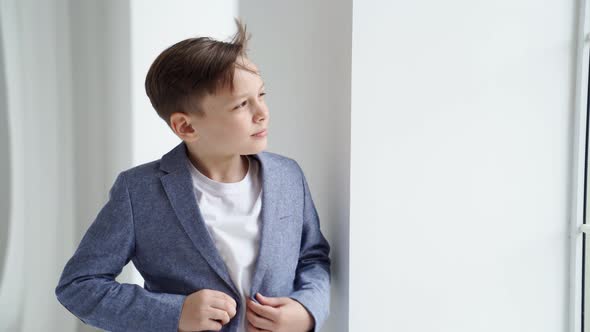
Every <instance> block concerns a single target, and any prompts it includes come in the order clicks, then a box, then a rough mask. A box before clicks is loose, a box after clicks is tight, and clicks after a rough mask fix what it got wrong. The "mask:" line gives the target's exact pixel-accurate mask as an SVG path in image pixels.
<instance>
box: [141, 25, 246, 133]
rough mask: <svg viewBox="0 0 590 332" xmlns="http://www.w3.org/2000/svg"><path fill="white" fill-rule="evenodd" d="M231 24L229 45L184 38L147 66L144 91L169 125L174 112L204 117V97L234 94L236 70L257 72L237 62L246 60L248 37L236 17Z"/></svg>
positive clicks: (209, 39)
mask: <svg viewBox="0 0 590 332" xmlns="http://www.w3.org/2000/svg"><path fill="white" fill-rule="evenodd" d="M234 21H235V23H236V25H237V29H238V30H237V32H236V34H235V35H234V36H233V37H232V40H231V41H230V42H223V41H218V40H215V39H212V38H210V37H198V38H189V39H185V40H182V41H180V42H178V43H176V44H174V45H172V46H170V47H168V48H167V49H165V50H164V51H163V52H162V53H160V55H158V57H157V58H156V59H155V60H154V62H153V63H152V65H151V66H150V69H149V70H148V73H147V76H146V79H145V91H146V94H147V96H148V97H149V99H150V102H151V103H152V106H153V107H154V109H155V110H156V112H157V113H158V115H159V116H160V118H162V119H163V120H164V121H166V123H167V124H168V126H170V116H171V115H172V113H175V112H182V113H192V114H196V115H199V116H204V114H205V113H204V110H203V109H202V107H201V105H200V99H201V98H202V97H203V96H204V95H206V94H216V93H217V91H219V89H223V88H225V87H227V86H229V88H230V91H231V92H232V93H233V91H234V84H233V78H234V71H235V68H236V67H239V68H241V69H245V70H248V71H250V72H253V73H256V72H255V71H253V70H251V69H250V68H247V67H245V66H243V65H241V64H240V63H239V62H238V61H237V59H238V57H247V43H248V40H249V39H250V35H249V34H248V35H247V34H246V25H245V24H243V23H242V22H241V20H240V19H239V18H235V19H234Z"/></svg>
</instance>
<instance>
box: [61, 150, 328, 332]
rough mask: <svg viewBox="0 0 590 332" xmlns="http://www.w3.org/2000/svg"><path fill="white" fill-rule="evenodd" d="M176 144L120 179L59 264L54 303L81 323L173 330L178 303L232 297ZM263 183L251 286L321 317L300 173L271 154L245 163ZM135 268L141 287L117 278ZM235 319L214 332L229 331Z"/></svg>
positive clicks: (315, 226) (317, 236)
mask: <svg viewBox="0 0 590 332" xmlns="http://www.w3.org/2000/svg"><path fill="white" fill-rule="evenodd" d="M186 151H187V150H186V145H185V144H184V142H181V143H180V144H178V146H176V147H175V148H174V149H173V150H171V151H170V152H168V153H167V154H165V155H164V156H163V157H162V158H161V159H159V160H156V161H153V162H150V163H146V164H143V165H139V166H136V167H133V168H131V169H128V170H125V171H123V172H121V173H120V174H119V175H118V176H117V178H116V180H115V182H114V184H113V186H112V188H111V189H110V191H109V200H108V202H107V203H106V204H105V205H104V206H103V207H102V208H101V210H100V211H99V213H98V215H97V217H96V218H95V220H94V221H93V222H92V224H91V225H90V227H89V228H88V230H87V231H86V233H85V234H84V236H83V238H82V240H81V242H80V244H79V246H78V248H77V249H76V251H75V253H74V254H73V256H72V257H71V258H70V259H69V260H68V262H67V263H66V265H65V267H64V270H63V272H62V274H61V277H60V279H59V281H58V285H57V287H56V289H55V294H56V296H57V299H58V300H59V301H60V302H61V303H62V305H63V306H64V307H65V308H66V309H68V310H69V311H70V312H71V313H72V314H74V315H75V316H77V317H78V318H79V319H80V320H82V321H83V322H85V323H86V324H89V325H92V326H95V327H98V328H101V329H104V330H109V331H144V332H145V331H171V332H176V331H177V329H178V320H179V318H180V313H181V310H182V304H183V301H184V299H185V297H186V296H187V295H189V294H191V293H194V292H196V291H199V290H201V289H214V290H217V291H221V292H224V293H226V294H228V295H229V296H231V297H232V298H234V300H235V301H236V302H237V304H238V308H237V310H241V307H242V306H245V305H246V303H243V302H242V300H241V297H240V292H239V291H238V288H237V287H236V285H235V284H234V282H233V281H232V279H231V276H230V274H229V272H228V270H227V268H226V265H225V263H224V261H223V258H222V256H221V254H220V253H219V251H218V249H217V248H216V246H215V244H214V242H213V239H212V237H211V236H210V234H209V231H208V230H207V226H206V224H205V222H204V220H203V217H202V215H201V211H200V209H199V206H198V204H197V201H196V200H195V197H194V193H193V185H192V182H191V174H190V172H189V170H188V168H187V167H186V161H187V159H188V158H187V155H186ZM251 156H252V157H254V158H256V159H257V160H258V162H259V164H260V172H261V176H262V207H261V212H260V216H261V231H260V244H259V252H258V257H257V260H256V263H255V269H254V275H253V277H252V283H251V287H250V291H249V292H248V293H249V294H250V297H251V298H252V299H254V300H255V297H254V296H255V294H256V293H257V292H259V293H261V294H262V295H265V296H270V297H285V296H287V297H291V298H292V299H294V300H297V301H299V302H300V303H301V304H302V305H303V306H304V307H305V308H306V309H307V310H308V311H309V312H310V314H311V315H312V316H313V318H314V320H315V328H314V329H313V331H314V332H317V331H319V329H320V328H321V327H322V325H323V324H324V322H325V320H326V318H327V317H328V315H329V303H330V258H329V252H330V246H329V244H328V242H327V240H326V239H325V238H324V236H323V234H322V232H321V230H320V220H319V218H318V214H317V211H316V209H315V206H314V204H313V200H312V196H311V193H310V191H309V186H308V184H307V181H306V179H305V176H304V174H303V171H302V170H301V167H300V166H299V165H298V163H297V162H296V161H294V160H293V159H290V158H287V157H285V156H281V155H279V154H275V153H271V152H266V151H263V152H260V153H258V154H254V155H251ZM130 260H131V261H133V263H134V265H135V266H136V267H137V269H138V270H139V272H140V273H141V275H142V276H143V278H144V280H145V282H144V287H143V288H142V287H139V286H137V285H133V284H121V283H118V282H117V281H116V280H115V277H116V276H117V275H118V274H119V273H120V272H121V270H122V269H123V267H124V266H125V265H126V264H127V263H128V262H129V261H130ZM242 323H243V322H241V318H240V317H239V316H235V317H234V318H233V319H232V320H231V321H230V322H229V323H228V324H226V325H224V326H223V328H222V329H221V331H231V332H236V331H237V329H238V327H239V326H240V325H241V324H242Z"/></svg>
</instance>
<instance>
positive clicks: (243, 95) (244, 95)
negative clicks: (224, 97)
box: [234, 81, 264, 100]
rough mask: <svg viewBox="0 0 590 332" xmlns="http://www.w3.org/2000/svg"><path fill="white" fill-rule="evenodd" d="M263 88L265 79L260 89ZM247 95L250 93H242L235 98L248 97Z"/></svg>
mask: <svg viewBox="0 0 590 332" xmlns="http://www.w3.org/2000/svg"><path fill="white" fill-rule="evenodd" d="M262 88H264V81H262V84H261V85H260V88H258V90H260V89H262ZM247 95H248V93H244V94H241V95H239V96H236V97H234V100H237V99H240V98H244V97H246V96H247Z"/></svg>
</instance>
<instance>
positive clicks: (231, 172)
mask: <svg viewBox="0 0 590 332" xmlns="http://www.w3.org/2000/svg"><path fill="white" fill-rule="evenodd" d="M187 154H188V155H187V157H188V158H189V160H190V162H191V163H192V164H193V166H195V168H196V169H198V170H199V172H201V173H203V175H205V176H206V177H208V178H210V179H211V180H214V181H217V182H225V183H231V182H239V181H241V180H242V179H243V178H244V177H245V176H246V173H247V172H248V157H247V156H244V155H239V154H229V155H224V154H219V153H217V154H215V153H207V152H205V151H196V149H195V148H194V147H191V146H190V145H188V144H187Z"/></svg>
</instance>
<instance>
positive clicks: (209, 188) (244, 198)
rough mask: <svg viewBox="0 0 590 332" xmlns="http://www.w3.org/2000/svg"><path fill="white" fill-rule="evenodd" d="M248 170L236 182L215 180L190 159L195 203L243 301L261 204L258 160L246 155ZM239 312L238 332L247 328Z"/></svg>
mask: <svg viewBox="0 0 590 332" xmlns="http://www.w3.org/2000/svg"><path fill="white" fill-rule="evenodd" d="M247 162H248V170H247V172H246V175H245V176H244V178H242V179H241V180H240V181H237V182H230V183H226V182H218V181H215V180H213V179H210V178H208V177H207V176H206V175H205V174H203V173H201V172H200V171H199V170H198V169H197V168H196V167H195V166H194V165H193V164H192V163H191V162H188V163H187V167H188V169H189V171H190V172H191V175H192V179H193V187H194V193H195V199H196V201H197V205H198V206H199V209H200V210H201V215H202V217H203V220H204V221H205V224H206V225H207V229H208V230H209V234H210V235H211V237H212V238H213V242H214V243H215V246H216V247H217V250H218V251H219V253H220V254H221V258H222V259H223V261H224V262H225V265H226V267H227V269H228V272H229V274H230V277H231V279H232V281H233V282H234V284H235V285H236V288H237V289H238V292H239V293H240V296H241V300H242V303H245V301H246V300H247V299H248V298H249V297H250V294H249V292H250V286H251V285H252V275H253V274H254V264H255V263H256V256H257V255H258V243H259V241H260V234H259V229H260V222H261V218H260V210H261V207H262V199H261V195H262V190H261V189H262V183H261V179H260V178H259V174H258V173H259V172H258V168H259V167H258V162H257V161H256V159H255V158H252V157H248V158H247ZM238 315H240V317H241V318H240V319H241V320H242V324H241V326H240V327H239V329H238V332H246V331H247V330H248V322H247V321H246V319H245V318H246V306H241V310H239V312H238Z"/></svg>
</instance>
